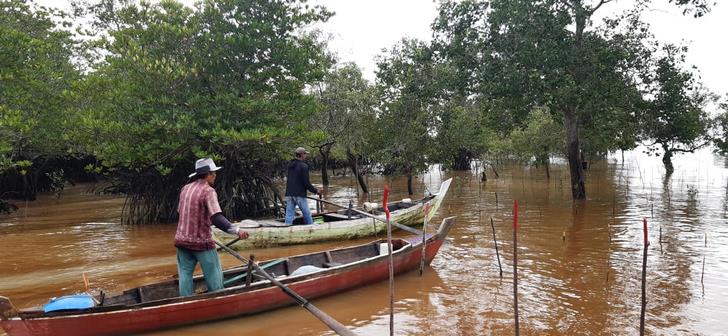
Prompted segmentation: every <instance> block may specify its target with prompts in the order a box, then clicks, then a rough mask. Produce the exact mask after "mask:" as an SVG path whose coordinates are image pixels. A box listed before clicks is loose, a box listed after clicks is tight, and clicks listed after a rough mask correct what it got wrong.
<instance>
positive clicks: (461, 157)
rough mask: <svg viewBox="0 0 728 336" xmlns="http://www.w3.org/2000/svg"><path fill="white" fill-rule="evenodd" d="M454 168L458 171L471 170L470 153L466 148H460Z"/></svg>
mask: <svg viewBox="0 0 728 336" xmlns="http://www.w3.org/2000/svg"><path fill="white" fill-rule="evenodd" d="M452 169H453V170H456V171H466V170H470V153H469V152H468V151H467V150H465V149H458V151H457V154H456V155H455V161H454V162H453V164H452Z"/></svg>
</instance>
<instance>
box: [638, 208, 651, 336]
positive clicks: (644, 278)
mask: <svg viewBox="0 0 728 336" xmlns="http://www.w3.org/2000/svg"><path fill="white" fill-rule="evenodd" d="M642 223H643V231H644V236H645V240H644V248H645V250H644V254H643V256H642V309H641V310H640V336H644V334H645V308H646V307H647V286H646V282H647V247H648V246H650V242H649V241H648V240H647V218H643V219H642Z"/></svg>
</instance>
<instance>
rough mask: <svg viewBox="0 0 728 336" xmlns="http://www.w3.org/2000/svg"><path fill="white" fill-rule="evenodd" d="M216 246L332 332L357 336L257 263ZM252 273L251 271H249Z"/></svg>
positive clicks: (223, 246) (221, 246)
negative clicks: (246, 266) (278, 288)
mask: <svg viewBox="0 0 728 336" xmlns="http://www.w3.org/2000/svg"><path fill="white" fill-rule="evenodd" d="M215 244H217V246H219V247H220V248H222V249H223V250H225V251H227V252H228V253H230V255H232V256H233V257H235V259H238V260H240V261H241V262H243V263H245V264H251V265H252V266H253V268H254V269H255V271H256V272H258V273H259V274H260V275H262V276H263V277H264V278H266V279H268V281H270V282H271V283H273V284H274V285H276V286H278V287H280V289H281V290H282V291H283V292H284V293H286V294H287V295H288V296H290V297H291V298H292V299H293V300H294V301H296V303H298V304H299V305H300V306H301V307H303V308H306V310H308V311H309V312H311V314H313V315H314V316H316V317H317V318H318V319H319V320H321V322H323V323H324V324H326V325H327V326H329V328H331V330H333V331H334V332H336V333H337V334H339V335H344V336H355V335H356V334H355V333H354V332H352V331H351V330H349V329H348V328H346V326H344V325H343V324H341V323H340V322H339V321H337V320H335V319H334V318H333V317H331V316H329V315H328V314H326V313H324V312H323V311H321V310H320V309H318V308H316V306H314V305H313V303H311V302H310V301H308V300H306V298H304V297H302V296H300V295H298V293H296V292H294V291H293V290H292V289H290V288H288V287H287V286H286V285H284V284H282V283H281V282H280V281H278V280H276V278H274V277H272V276H271V275H270V274H268V272H266V271H265V270H263V269H262V268H261V267H260V266H258V265H257V264H256V263H251V262H249V261H248V260H247V259H245V258H243V257H242V256H241V255H240V254H238V253H237V252H235V251H234V250H233V249H231V248H229V247H227V246H225V245H224V244H223V243H221V242H219V241H217V240H215ZM248 271H250V270H248Z"/></svg>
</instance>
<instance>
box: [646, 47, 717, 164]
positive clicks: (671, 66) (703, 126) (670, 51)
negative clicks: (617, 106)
mask: <svg viewBox="0 0 728 336" xmlns="http://www.w3.org/2000/svg"><path fill="white" fill-rule="evenodd" d="M664 51H665V55H664V56H662V57H660V58H659V59H657V61H656V69H655V72H654V75H653V76H652V77H651V78H650V79H651V84H652V85H651V86H652V87H653V89H652V91H651V92H650V93H651V95H652V97H653V98H652V99H650V100H649V101H648V102H647V104H646V107H645V109H644V110H643V114H642V115H641V116H640V117H641V121H642V123H643V127H642V131H643V132H642V136H643V137H644V139H645V140H646V141H647V140H649V141H652V142H653V144H656V145H659V146H660V147H661V148H660V149H662V150H663V151H664V152H665V155H666V158H667V159H668V160H669V157H670V156H671V152H693V151H694V150H696V149H698V148H700V147H702V146H705V145H707V144H708V143H709V141H708V140H709V139H708V129H709V128H710V126H711V123H712V120H711V119H710V117H709V116H708V113H707V111H706V109H705V108H706V106H707V104H708V103H710V102H713V101H715V97H714V96H713V95H712V94H711V93H709V92H707V91H706V90H705V89H703V88H702V87H701V86H700V85H699V83H698V82H697V81H696V80H695V75H694V74H693V73H692V72H690V71H687V70H684V69H683V63H684V52H685V49H683V48H678V47H676V46H672V45H668V46H666V47H665V48H664ZM654 150H657V149H653V151H654ZM666 165H668V163H667V162H666ZM668 169H669V168H668Z"/></svg>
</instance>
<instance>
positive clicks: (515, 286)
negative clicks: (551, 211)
mask: <svg viewBox="0 0 728 336" xmlns="http://www.w3.org/2000/svg"><path fill="white" fill-rule="evenodd" d="M517 233H518V200H513V309H514V312H515V318H516V321H515V323H516V336H518V335H520V332H519V330H518V234H517Z"/></svg>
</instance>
